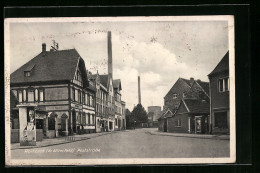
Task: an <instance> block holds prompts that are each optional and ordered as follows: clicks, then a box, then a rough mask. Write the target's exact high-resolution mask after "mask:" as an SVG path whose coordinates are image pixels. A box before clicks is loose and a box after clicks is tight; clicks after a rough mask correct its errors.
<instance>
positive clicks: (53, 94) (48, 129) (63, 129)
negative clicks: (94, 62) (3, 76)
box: [10, 44, 95, 138]
mask: <svg viewBox="0 0 260 173" xmlns="http://www.w3.org/2000/svg"><path fill="white" fill-rule="evenodd" d="M10 86H11V92H12V93H13V94H14V96H15V97H16V98H17V100H18V102H19V103H18V105H17V106H18V107H24V108H25V107H28V108H30V107H31V106H32V105H33V107H34V108H33V109H34V112H35V113H36V115H35V116H36V118H35V128H36V130H37V134H38V135H37V136H38V137H39V136H41V134H42V136H43V137H47V138H53V137H58V136H60V135H65V136H66V135H69V134H71V135H72V134H74V133H92V132H95V87H94V85H93V84H92V83H90V82H89V80H88V77H87V71H86V67H85V62H84V60H83V58H82V57H81V56H80V55H79V54H78V52H77V51H76V50H75V49H69V50H57V49H55V50H53V49H52V50H50V51H47V50H46V44H42V52H41V53H39V54H38V55H37V56H36V57H34V58H33V59H31V60H30V61H29V62H27V63H25V64H24V65H23V66H21V67H20V68H18V69H17V70H16V71H14V72H13V73H12V74H11V76H10ZM19 109H20V108H19ZM36 110H37V111H36ZM39 110H41V112H44V111H45V112H46V115H41V116H39V115H37V112H39ZM27 114H28V112H27ZM21 121H23V122H27V121H29V120H28V115H26V114H25V113H23V114H21V112H20V111H19V124H20V132H19V133H20V134H21V135H22V134H23V132H22V130H21V128H22V129H23V128H25V127H21ZM22 124H23V125H26V124H27V123H22Z"/></svg>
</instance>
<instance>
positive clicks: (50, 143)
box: [11, 130, 128, 150]
mask: <svg viewBox="0 0 260 173" xmlns="http://www.w3.org/2000/svg"><path fill="white" fill-rule="evenodd" d="M127 131H128V130H122V131H113V132H101V133H91V134H83V135H74V136H66V137H65V136H64V137H58V138H52V139H49V138H44V139H43V140H42V141H38V142H36V146H20V143H14V144H11V150H17V149H29V148H41V147H48V146H53V145H60V144H66V143H71V142H77V141H83V140H87V139H91V138H96V137H99V136H103V135H108V134H111V133H118V132H127Z"/></svg>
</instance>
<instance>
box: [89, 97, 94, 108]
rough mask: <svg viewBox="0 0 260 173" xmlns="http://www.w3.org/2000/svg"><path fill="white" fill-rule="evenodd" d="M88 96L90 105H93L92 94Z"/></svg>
mask: <svg viewBox="0 0 260 173" xmlns="http://www.w3.org/2000/svg"><path fill="white" fill-rule="evenodd" d="M89 97H90V98H89V99H90V106H93V103H92V101H93V100H92V96H89Z"/></svg>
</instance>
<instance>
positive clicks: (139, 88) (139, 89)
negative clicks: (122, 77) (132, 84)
mask: <svg viewBox="0 0 260 173" xmlns="http://www.w3.org/2000/svg"><path fill="white" fill-rule="evenodd" d="M140 85H141V84H140V76H138V103H139V104H141V86H140Z"/></svg>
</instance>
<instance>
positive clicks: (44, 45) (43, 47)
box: [42, 43, 46, 52]
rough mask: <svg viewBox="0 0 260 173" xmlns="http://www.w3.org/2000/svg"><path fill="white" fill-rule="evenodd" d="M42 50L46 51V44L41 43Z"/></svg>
mask: <svg viewBox="0 0 260 173" xmlns="http://www.w3.org/2000/svg"><path fill="white" fill-rule="evenodd" d="M42 52H46V44H45V43H42Z"/></svg>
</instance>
